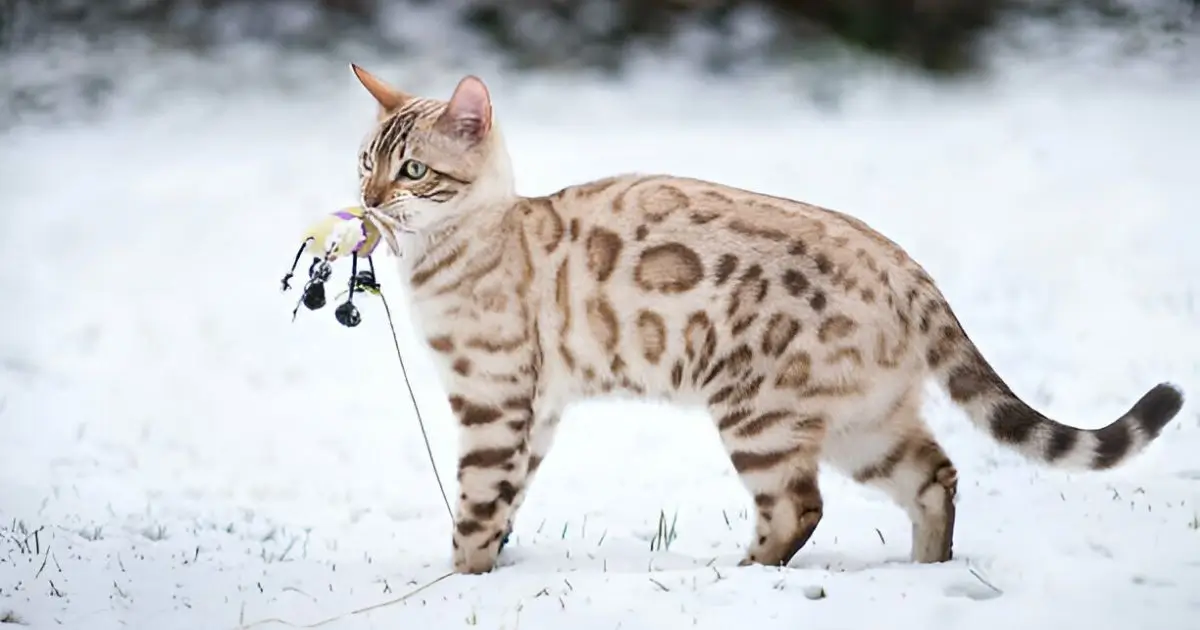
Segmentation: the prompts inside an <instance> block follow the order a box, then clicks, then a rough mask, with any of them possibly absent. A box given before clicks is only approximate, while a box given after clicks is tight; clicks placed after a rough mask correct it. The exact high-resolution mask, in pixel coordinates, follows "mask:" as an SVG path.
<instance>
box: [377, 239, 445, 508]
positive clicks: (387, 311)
mask: <svg viewBox="0 0 1200 630" xmlns="http://www.w3.org/2000/svg"><path fill="white" fill-rule="evenodd" d="M367 262H368V263H370V265H371V275H375V263H374V262H373V261H372V260H371V259H370V257H368V258H367ZM379 299H380V301H382V302H383V312H384V314H386V315H387V321H388V328H389V329H390V330H391V332H392V343H393V344H395V346H396V358H397V359H398V360H399V361H400V373H401V374H403V375H404V385H405V387H407V388H408V398H409V400H411V401H412V406H413V411H414V412H415V413H416V414H417V424H418V425H419V426H420V427H421V437H422V438H423V439H424V440H425V452H426V453H428V454H429V465H430V466H432V467H433V477H434V478H435V479H437V484H438V490H440V491H441V492H442V502H444V503H445V504H446V513H447V514H449V515H450V520H451V521H454V510H452V509H451V508H450V499H449V498H447V497H446V486H445V485H443V484H442V476H441V475H440V474H439V473H438V467H437V462H436V461H435V460H434V457H433V447H432V446H430V444H429V433H428V432H426V430H425V420H423V419H422V418H421V407H420V406H419V405H418V404H417V395H416V394H414V393H413V388H412V382H411V381H409V378H408V368H407V367H405V365H404V355H403V354H401V353H400V340H399V339H398V338H397V337H396V325H395V323H394V322H393V321H392V309H390V308H388V303H387V298H385V297H383V293H382V292H381V293H380V294H379Z"/></svg>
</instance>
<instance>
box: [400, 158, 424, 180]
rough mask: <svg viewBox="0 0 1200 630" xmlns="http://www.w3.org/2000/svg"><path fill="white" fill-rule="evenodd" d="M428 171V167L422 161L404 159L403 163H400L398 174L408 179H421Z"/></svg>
mask: <svg viewBox="0 0 1200 630" xmlns="http://www.w3.org/2000/svg"><path fill="white" fill-rule="evenodd" d="M428 171H429V168H428V167H426V166H425V164H424V163H423V162H418V161H416V160H405V161H404V164H401V165H400V176H401V177H407V178H408V179H421V178H422V177H425V173H426V172H428Z"/></svg>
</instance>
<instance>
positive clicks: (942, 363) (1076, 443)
mask: <svg viewBox="0 0 1200 630" xmlns="http://www.w3.org/2000/svg"><path fill="white" fill-rule="evenodd" d="M941 310H942V312H943V313H944V314H946V315H948V316H949V317H946V318H939V319H943V321H942V322H940V325H938V326H935V327H932V328H931V329H930V331H929V334H930V337H929V339H930V341H929V343H928V347H927V349H926V357H925V360H926V364H927V365H928V366H929V368H930V370H931V371H932V373H933V374H934V376H935V377H936V378H937V380H938V382H939V384H940V385H941V387H942V389H943V390H945V392H946V393H947V394H949V396H950V398H951V400H953V401H954V403H955V404H957V405H958V406H959V407H960V408H961V409H963V411H965V412H966V414H967V416H968V417H969V418H970V419H971V422H972V424H974V425H975V426H976V427H978V428H979V429H980V430H982V431H984V432H985V433H987V434H988V435H990V436H991V437H992V439H994V440H996V441H997V442H999V443H1000V444H1003V445H1005V446H1007V447H1009V448H1011V449H1013V450H1015V451H1017V452H1019V453H1021V454H1022V455H1024V456H1025V457H1026V458H1028V459H1030V460H1033V461H1035V462H1039V463H1042V464H1046V465H1049V466H1053V467H1055V468H1064V469H1069V470H1105V469H1109V468H1113V467H1116V466H1118V465H1120V464H1122V463H1124V462H1126V461H1128V460H1129V459H1131V458H1132V457H1133V456H1135V455H1137V454H1138V453H1139V452H1141V451H1142V449H1144V448H1145V447H1146V446H1148V445H1149V444H1150V443H1151V442H1153V441H1154V439H1155V438H1157V437H1158V436H1159V434H1161V433H1162V430H1163V427H1165V426H1166V425H1167V424H1168V423H1169V422H1170V421H1171V420H1172V419H1173V418H1174V417H1175V416H1176V415H1177V414H1178V413H1179V410H1180V409H1181V408H1182V407H1183V392H1182V391H1181V390H1180V389H1179V388H1178V387H1176V386H1174V385H1172V384H1170V383H1160V384H1158V385H1155V386H1154V387H1152V388H1151V389H1150V391H1148V392H1146V393H1145V394H1144V395H1142V397H1141V398H1140V399H1139V400H1138V401H1137V402H1135V403H1134V404H1133V406H1132V407H1130V408H1129V410H1128V411H1126V412H1125V413H1124V414H1122V415H1121V416H1120V417H1118V418H1117V419H1116V420H1114V421H1112V422H1111V423H1109V424H1108V425H1107V426H1105V427H1102V428H1099V429H1080V428H1077V427H1073V426H1068V425H1066V424H1063V423H1061V422H1058V421H1056V420H1053V419H1050V418H1048V417H1046V416H1044V415H1042V413H1041V412H1039V411H1037V410H1036V409H1034V408H1033V407H1030V406H1029V405H1028V404H1026V403H1025V401H1023V400H1021V398H1020V397H1018V396H1017V395H1016V394H1015V393H1013V391H1012V390H1011V389H1010V388H1009V387H1008V385H1007V384H1006V383H1005V382H1004V380H1003V379H1002V378H1000V375H999V374H997V373H996V370H995V369H993V368H992V366H991V365H990V364H989V363H988V362H987V359H985V358H984V357H983V354H982V353H980V351H979V348H978V347H976V346H975V343H974V342H972V341H971V339H970V338H969V337H968V336H967V334H966V332H965V331H964V330H963V328H962V325H961V324H960V323H959V321H958V319H957V318H956V317H955V316H954V314H953V313H952V312H951V311H950V307H949V306H948V305H946V304H945V302H943V303H942V308H941Z"/></svg>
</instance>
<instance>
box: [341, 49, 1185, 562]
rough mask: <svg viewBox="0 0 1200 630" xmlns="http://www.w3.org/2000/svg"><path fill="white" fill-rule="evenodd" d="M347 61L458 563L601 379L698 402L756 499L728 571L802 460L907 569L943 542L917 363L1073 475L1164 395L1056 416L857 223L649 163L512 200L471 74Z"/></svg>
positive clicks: (997, 429)
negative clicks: (439, 420)
mask: <svg viewBox="0 0 1200 630" xmlns="http://www.w3.org/2000/svg"><path fill="white" fill-rule="evenodd" d="M352 68H353V70H354V73H355V75H356V76H357V77H358V79H359V81H360V82H361V83H362V85H363V86H364V87H365V88H366V89H367V91H368V92H369V93H370V94H371V95H372V96H373V97H374V99H375V100H376V101H377V103H378V106H379V107H378V120H377V124H376V125H375V126H374V128H373V130H372V131H371V132H370V133H369V135H368V136H367V138H366V139H365V141H364V143H363V145H362V150H361V154H360V156H359V164H358V168H359V176H360V179H361V193H362V198H363V203H364V204H365V205H367V206H368V207H371V208H375V209H377V210H379V211H380V212H382V213H384V214H385V215H387V216H388V217H391V218H392V219H394V220H395V221H396V222H398V223H400V224H402V225H403V226H404V227H405V228H407V230H405V232H403V233H399V234H397V235H395V237H396V238H397V239H398V241H397V242H398V244H399V246H400V250H401V251H402V253H403V256H402V258H401V262H400V265H401V273H402V276H403V277H404V278H405V279H406V280H407V287H406V289H407V291H408V293H409V298H410V300H411V305H412V309H413V317H414V323H415V325H416V326H417V328H418V330H420V331H421V332H422V333H423V334H424V335H425V336H426V338H427V339H428V344H429V347H430V348H431V350H432V352H433V354H434V355H435V356H436V357H437V359H438V361H437V365H438V370H439V377H440V379H441V382H442V384H443V385H444V387H445V389H446V391H447V392H448V401H449V405H450V408H451V409H452V410H453V412H454V414H455V416H456V417H457V420H458V424H459V427H460V429H461V431H460V446H459V448H460V459H459V462H458V481H459V487H460V494H459V496H458V505H457V514H456V517H455V521H456V523H455V527H454V531H453V535H452V541H453V549H454V568H455V570H456V571H458V572H461V573H481V572H486V571H489V570H491V569H492V568H494V566H495V563H496V559H497V555H498V554H499V551H500V548H501V547H502V546H503V544H504V541H505V540H506V539H507V536H508V534H509V532H510V531H511V529H512V523H513V518H514V517H515V515H516V513H517V510H518V509H519V508H520V505H521V502H522V500H523V498H524V497H525V493H526V492H527V491H528V489H529V484H530V483H531V481H532V480H533V477H534V475H535V473H536V472H537V470H538V466H539V465H540V464H541V463H542V461H543V460H544V458H545V457H546V455H547V453H548V452H549V450H550V446H551V444H552V443H553V441H554V433H555V429H556V427H557V426H558V423H559V419H560V418H561V416H562V413H563V410H564V408H565V407H566V406H567V404H568V403H571V402H572V401H576V400H580V399H582V398H587V397H590V396H594V395H597V394H603V393H609V392H613V393H626V394H629V395H634V396H639V397H653V398H655V399H659V400H668V401H672V402H674V403H678V404H680V405H689V406H690V405H702V406H704V407H706V408H707V409H708V410H709V411H710V412H711V415H712V417H713V419H714V422H715V424H716V429H717V431H718V432H719V434H720V436H721V439H722V440H723V443H724V445H725V448H726V450H727V451H728V453H729V457H730V459H731V460H732V463H733V467H734V468H735V469H736V470H737V472H738V474H739V475H740V477H741V480H742V481H743V483H744V484H745V486H746V488H747V489H748V490H749V492H750V494H751V495H752V496H753V498H754V503H755V505H756V510H757V519H756V526H755V535H754V539H753V542H752V544H751V546H750V549H749V552H748V553H747V554H746V556H745V557H744V559H743V560H742V564H743V565H744V564H750V563H761V564H771V565H778V564H784V563H787V562H788V561H789V560H790V559H791V558H792V556H793V555H794V554H796V552H797V551H798V550H799V549H800V548H801V547H802V546H803V545H804V544H805V542H806V541H807V540H808V539H809V537H810V536H811V535H812V533H813V530H814V529H815V528H816V527H817V524H818V523H819V522H820V520H821V514H822V503H823V501H822V497H821V492H820V490H819V488H818V482H817V469H818V464H819V463H821V462H824V463H825V464H827V465H829V466H831V467H833V468H834V469H836V470H838V471H841V472H844V473H845V474H847V475H849V476H851V477H853V478H854V479H855V480H857V481H859V482H861V483H864V484H869V485H871V486H874V487H877V488H880V489H882V490H883V491H884V492H886V493H887V494H888V495H889V496H890V497H891V498H892V499H893V500H894V501H895V502H896V503H897V504H899V505H900V506H901V507H902V508H903V509H904V510H905V511H906V512H907V514H908V516H909V517H910V518H911V520H912V522H913V540H912V559H913V560H914V561H916V562H922V563H928V562H941V561H946V560H949V559H950V558H951V556H952V552H951V546H952V545H951V543H952V538H953V529H954V516H955V505H954V502H955V492H956V487H957V473H956V471H955V468H954V465H953V464H952V463H951V461H950V459H949V457H947V456H946V453H945V452H944V451H943V450H942V448H941V447H940V446H939V445H938V443H937V441H936V440H935V439H934V437H933V435H932V433H931V432H930V430H929V429H928V428H927V426H926V424H925V421H924V420H923V418H922V416H921V392H922V387H923V384H924V382H925V380H926V378H928V377H932V378H933V379H936V381H937V382H938V383H939V384H940V385H941V386H942V387H943V388H944V389H945V390H946V391H947V392H948V393H949V396H950V398H951V399H952V400H953V401H954V402H955V403H957V404H958V405H959V406H960V407H961V408H962V409H963V410H964V411H965V413H966V416H967V417H968V418H970V420H971V421H972V423H974V425H975V426H977V427H978V428H980V429H981V430H982V431H984V432H985V433H987V434H989V435H991V437H992V438H993V439H995V440H996V441H997V442H999V443H1000V444H1003V445H1006V446H1008V447H1011V448H1013V449H1015V450H1016V451H1018V452H1020V453H1022V454H1023V455H1025V456H1026V457H1028V458H1029V459H1031V460H1033V461H1036V462H1040V463H1042V464H1045V465H1050V466H1056V467H1059V468H1070V469H1076V470H1101V469H1107V468H1112V467H1114V466H1116V465H1118V464H1120V463H1122V462H1124V461H1126V460H1127V459H1128V458H1129V457H1131V456H1133V455H1134V454H1135V453H1137V452H1139V451H1141V450H1142V449H1143V448H1144V447H1146V446H1147V445H1148V444H1149V443H1150V442H1151V441H1152V440H1154V439H1155V438H1156V437H1157V436H1158V435H1159V434H1160V433H1161V431H1162V429H1163V427H1164V425H1166V424H1167V423H1168V422H1169V421H1170V420H1171V419H1172V418H1173V417H1174V416H1175V415H1176V414H1177V413H1178V412H1179V410H1180V408H1181V406H1182V404H1183V394H1182V392H1181V391H1180V390H1179V389H1178V388H1176V387H1174V386H1172V385H1170V384H1166V383H1164V384H1160V385H1157V386H1155V387H1154V388H1153V389H1151V390H1150V391H1149V392H1147V393H1146V394H1145V395H1144V396H1142V398H1141V399H1140V400H1139V401H1138V402H1137V403H1135V404H1134V405H1133V406H1132V408H1130V409H1129V410H1128V411H1127V412H1125V413H1124V414H1122V415H1121V416H1120V417H1119V418H1117V420H1116V421H1115V422H1113V423H1112V424H1109V425H1108V426H1106V427H1104V428H1102V429H1097V430H1087V429H1078V428H1074V427H1071V426H1067V425H1065V424H1060V423H1059V422H1056V421H1054V420H1051V419H1049V418H1047V417H1045V416H1043V415H1042V414H1041V413H1039V412H1038V411H1036V410H1034V409H1033V408H1031V407H1030V406H1029V405H1027V404H1026V403H1024V402H1023V401H1022V400H1021V399H1020V398H1019V397H1018V396H1017V395H1016V394H1015V393H1013V391H1012V390H1011V389H1009V387H1008V386H1007V385H1006V384H1005V383H1004V381H1003V380H1002V379H1001V378H1000V376H998V375H997V374H996V372H995V371H994V370H993V369H992V367H991V366H990V365H989V364H988V362H987V360H986V359H985V358H984V357H983V355H982V354H981V353H980V351H979V349H978V348H977V347H976V346H975V345H974V344H973V343H972V342H971V340H970V339H969V338H968V337H967V334H966V333H965V332H964V331H963V328H962V326H961V325H960V324H959V322H958V320H957V319H956V318H955V316H954V313H953V312H952V310H951V308H950V305H949V304H948V303H947V301H946V298H945V297H944V296H943V295H942V294H941V292H940V291H939V289H938V287H937V285H936V284H935V282H934V281H933V279H931V278H930V276H929V275H928V274H927V273H926V272H925V271H924V270H923V269H922V267H921V266H920V265H919V264H917V263H916V262H915V261H914V260H913V259H912V258H910V257H909V256H908V254H907V253H905V251H904V250H903V249H901V248H900V246H898V245H897V244H895V243H893V242H892V241H891V240H889V239H888V238H886V237H884V236H883V235H881V234H880V233H878V232H876V231H874V230H873V229H871V228H870V227H868V226H867V225H866V224H864V223H863V222H862V221H859V220H858V219H855V218H853V217H851V216H848V215H846V214H842V213H840V212H835V211H832V210H827V209H825V208H820V207H817V206H813V205H810V204H806V203H801V202H797V201H791V200H788V199H781V198H777V197H770V196H767V195H763V194H758V193H754V192H750V191H745V190H739V189H735V188H731V187H728V186H723V185H720V184H716V183H711V182H706V181H699V180H695V179H687V178H682V177H673V176H669V175H623V176H619V177H610V178H607V179H602V180H599V181H593V182H589V183H585V184H580V185H576V186H568V187H567V188H564V189H562V190H560V191H558V192H556V193H554V194H552V195H549V196H545V197H523V196H520V195H517V194H516V192H515V191H514V184H513V174H512V168H511V166H510V160H509V154H508V152H507V149H506V148H505V144H504V140H503V138H502V137H501V133H500V130H499V128H498V125H497V124H496V121H495V119H494V117H493V115H492V104H491V97H490V95H489V93H488V90H487V88H486V87H485V85H484V84H483V82H482V81H480V80H479V79H478V78H476V77H473V76H467V77H465V78H463V79H462V81H461V82H460V83H459V84H458V86H457V88H456V89H455V90H454V93H453V95H452V96H451V97H450V99H449V101H441V100H433V99H427V98H419V97H416V96H412V95H408V94H405V93H403V92H401V91H399V90H397V89H395V88H393V87H391V86H389V85H388V84H386V83H385V82H383V81H381V80H380V79H379V78H377V77H375V76H373V75H371V74H370V73H368V72H366V71H364V70H363V69H361V68H359V67H358V66H352Z"/></svg>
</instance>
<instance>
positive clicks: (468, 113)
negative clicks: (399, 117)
mask: <svg viewBox="0 0 1200 630" xmlns="http://www.w3.org/2000/svg"><path fill="white" fill-rule="evenodd" d="M435 128H436V129H437V130H438V131H440V132H442V133H444V134H446V135H448V136H450V137H453V138H459V139H462V140H466V141H468V142H470V143H471V144H474V143H476V142H479V141H480V140H483V139H484V138H486V137H487V134H488V132H489V131H491V129H492V97H491V95H490V94H488V89H487V86H486V85H484V84H483V81H482V80H480V78H479V77H476V76H473V75H468V76H465V77H463V79H462V80H461V81H459V82H458V87H456V88H454V95H453V96H451V97H450V103H449V105H447V106H446V111H445V113H443V114H442V115H441V117H440V118H438V120H437V123H436V124H435Z"/></svg>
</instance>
